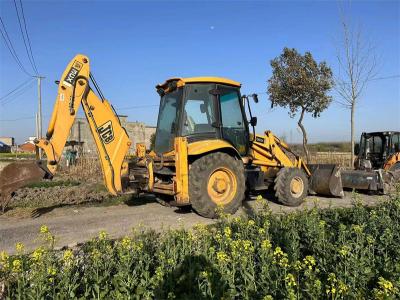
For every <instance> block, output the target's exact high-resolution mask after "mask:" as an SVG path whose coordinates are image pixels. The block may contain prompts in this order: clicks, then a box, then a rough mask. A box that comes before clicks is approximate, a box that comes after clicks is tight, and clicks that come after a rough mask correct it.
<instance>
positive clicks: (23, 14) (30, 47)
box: [19, 0, 39, 74]
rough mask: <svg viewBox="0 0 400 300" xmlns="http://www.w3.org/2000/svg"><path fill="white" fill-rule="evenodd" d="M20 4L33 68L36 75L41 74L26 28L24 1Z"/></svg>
mask: <svg viewBox="0 0 400 300" xmlns="http://www.w3.org/2000/svg"><path fill="white" fill-rule="evenodd" d="M19 3H20V5H21V12H22V19H23V20H24V27H25V33H26V37H27V39H28V46H29V52H30V53H31V57H32V61H33V66H34V67H35V71H36V74H39V72H38V69H37V67H36V62H35V58H34V57H33V52H32V44H31V39H30V38H29V34H28V29H27V26H26V20H25V13H24V6H23V5H22V1H21V0H19Z"/></svg>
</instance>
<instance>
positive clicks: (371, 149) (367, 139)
mask: <svg viewBox="0 0 400 300" xmlns="http://www.w3.org/2000/svg"><path fill="white" fill-rule="evenodd" d="M383 146H384V138H383V137H382V136H380V135H363V136H362V138H361V143H360V154H361V155H363V156H364V155H366V156H369V155H370V154H382V153H383Z"/></svg>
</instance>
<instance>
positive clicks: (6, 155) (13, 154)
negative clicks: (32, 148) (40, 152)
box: [0, 153, 35, 159]
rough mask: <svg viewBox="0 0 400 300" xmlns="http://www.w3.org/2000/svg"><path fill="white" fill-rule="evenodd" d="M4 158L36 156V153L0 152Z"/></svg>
mask: <svg viewBox="0 0 400 300" xmlns="http://www.w3.org/2000/svg"><path fill="white" fill-rule="evenodd" d="M2 158H35V154H34V153H0V159H2Z"/></svg>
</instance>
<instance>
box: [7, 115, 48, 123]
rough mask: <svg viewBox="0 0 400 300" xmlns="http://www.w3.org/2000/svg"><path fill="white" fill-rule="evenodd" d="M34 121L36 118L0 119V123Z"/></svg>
mask: <svg viewBox="0 0 400 300" xmlns="http://www.w3.org/2000/svg"><path fill="white" fill-rule="evenodd" d="M44 117H45V118H47V117H49V115H45V116H44ZM32 119H36V116H33V117H21V118H16V119H0V122H15V121H21V120H32Z"/></svg>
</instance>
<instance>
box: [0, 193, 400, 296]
mask: <svg viewBox="0 0 400 300" xmlns="http://www.w3.org/2000/svg"><path fill="white" fill-rule="evenodd" d="M259 204H260V205H261V206H264V207H263V209H261V210H260V211H259V212H257V213H255V214H254V215H252V216H251V217H250V216H249V217H237V218H233V217H231V216H224V215H221V219H220V221H219V222H218V223H217V224H215V225H211V226H207V227H206V226H204V225H198V226H196V227H195V228H194V229H192V230H184V229H180V230H170V231H167V232H163V233H156V232H155V231H147V230H143V229H140V228H137V229H134V230H133V231H132V232H131V234H127V236H126V237H124V238H123V239H120V240H111V239H109V237H108V234H107V233H106V232H100V233H99V235H98V237H97V238H94V239H93V240H91V241H89V242H88V243H86V244H85V245H84V246H82V247H80V248H78V249H64V250H62V251H55V250H54V248H53V245H54V239H55V237H54V236H53V235H52V234H51V232H49V229H48V228H47V226H42V228H41V230H40V235H39V238H40V239H42V240H43V245H42V246H41V247H39V248H38V249H36V250H35V251H34V252H33V253H25V252H24V247H23V245H22V244H17V245H16V251H17V254H16V255H14V256H11V257H10V256H8V255H7V254H6V253H5V252H2V253H1V254H0V282H3V283H4V284H5V292H4V297H5V298H9V299H18V298H19V299H21V298H32V299H43V298H49V299H50V298H59V299H67V298H68V299H77V298H97V299H368V298H375V299H398V298H399V297H400V294H399V288H400V261H399V257H400V248H399V246H398V245H399V243H400V196H399V194H397V195H395V196H393V197H392V198H391V199H390V200H389V201H387V202H384V203H382V204H380V205H378V206H376V207H364V206H362V205H361V204H359V202H358V200H357V196H356V195H355V196H354V206H353V207H352V208H346V209H345V208H342V209H331V210H318V209H317V208H314V209H311V210H307V211H303V212H295V213H291V214H288V215H272V214H271V212H270V210H269V209H268V207H267V206H266V204H265V202H260V203H259ZM105 222H106V220H105ZM0 297H1V295H0Z"/></svg>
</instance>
